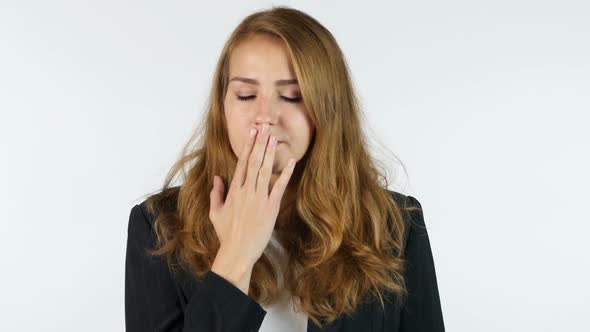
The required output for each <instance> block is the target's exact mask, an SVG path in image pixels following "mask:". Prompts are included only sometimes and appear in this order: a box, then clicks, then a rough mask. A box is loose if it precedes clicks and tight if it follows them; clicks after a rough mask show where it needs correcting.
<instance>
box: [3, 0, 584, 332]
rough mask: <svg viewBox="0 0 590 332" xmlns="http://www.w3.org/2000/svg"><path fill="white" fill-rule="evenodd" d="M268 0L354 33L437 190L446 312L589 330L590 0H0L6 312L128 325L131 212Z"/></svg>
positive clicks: (489, 323)
mask: <svg viewBox="0 0 590 332" xmlns="http://www.w3.org/2000/svg"><path fill="white" fill-rule="evenodd" d="M271 4H288V5H292V6H293V7H295V8H297V9H301V10H303V11H305V12H307V13H309V14H310V15H312V16H313V17H315V18H316V19H318V20H319V21H320V22H321V23H322V24H324V25H325V26H326V27H327V28H328V29H330V30H331V31H332V33H333V34H334V36H335V37H336V38H337V40H338V42H339V43H340V46H341V47H342V49H343V50H344V52H345V55H346V58H347V61H348V63H349V65H350V68H351V74H352V76H353V79H354V82H355V86H356V87H357V89H358V93H359V95H360V97H361V100H362V103H363V109H364V112H365V116H366V118H367V120H368V123H367V125H368V126H369V127H370V130H371V133H370V134H369V135H370V136H371V137H374V138H375V139H376V140H375V142H379V144H383V145H384V146H385V147H386V148H388V149H389V150H390V151H392V152H393V153H394V154H395V155H396V156H398V157H399V158H400V159H401V160H402V162H403V163H404V165H405V166H406V169H407V171H408V173H407V176H405V175H404V176H403V177H400V178H399V179H400V180H399V181H398V184H397V185H396V186H397V187H395V188H393V189H396V190H398V191H402V192H404V193H406V194H411V195H413V196H415V197H416V198H417V199H418V200H419V201H420V202H421V203H422V206H423V209H424V212H425V219H426V223H427V226H428V228H429V234H430V239H431V244H432V247H433V252H434V257H435V262H436V268H437V275H438V281H439V288H440V294H441V301H442V306H443V312H444V318H445V323H446V327H447V330H448V331H461V332H462V331H465V332H468V331H560V332H561V331H588V325H589V324H588V323H589V319H588V317H589V315H590V304H588V299H590V287H589V286H588V281H589V280H590V259H589V258H588V253H589V252H590V250H589V248H588V245H587V243H588V236H589V235H588V233H589V231H590V227H589V226H588V223H589V222H590V218H589V215H590V214H589V212H588V206H589V204H588V198H589V197H590V195H589V192H588V188H589V185H590V180H589V178H590V177H589V176H588V173H587V172H588V170H590V153H589V150H590V149H589V142H590V131H589V130H588V127H589V125H590V100H589V99H590V97H589V95H590V65H589V62H590V60H589V59H590V4H589V3H588V2H587V1H564V0H561V1H532V0H530V1H523V0H518V1H517V0H510V1H506V0H502V1H498V0H495V1H441V2H438V1H395V2H394V1H383V2H374V3H373V2H368V1H362V2H360V1H355V2H352V1H351V2H347V3H345V2H343V1H321V2H320V1H297V2H295V1H293V2H282V3H281V2H269V1H249V2H245V1H233V2H228V1H215V2H213V1H207V2H197V1H94V2H88V1H70V2H66V1H37V2H32V1H0V47H1V49H0V114H1V115H0V135H1V136H0V144H1V146H0V147H1V150H0V151H1V152H2V159H1V164H0V165H1V166H0V167H1V172H0V176H1V184H2V190H1V194H0V195H1V196H0V202H2V203H1V204H2V206H1V208H2V218H1V220H2V221H1V223H2V227H1V234H2V240H1V241H0V252H1V253H2V268H1V271H2V272H1V273H0V294H1V295H0V311H1V312H2V315H1V316H2V318H1V319H0V330H2V331H81V327H86V331H123V330H124V263H125V261H124V260H125V257H124V254H125V245H126V236H127V234H126V230H127V222H128V216H129V211H130V209H131V207H132V206H133V205H134V204H136V203H139V202H140V199H139V198H140V197H141V196H142V195H144V194H146V193H148V192H150V191H153V190H157V189H158V187H159V186H160V185H161V184H162V181H163V179H164V176H165V174H166V172H167V171H168V169H169V167H170V166H171V165H172V163H173V161H174V160H175V159H176V158H177V157H178V154H179V152H180V149H181V147H182V144H183V143H184V142H185V141H186V139H188V136H189V134H190V132H191V131H192V130H193V128H194V127H195V125H196V121H197V120H198V118H199V117H200V114H201V113H202V112H203V109H204V105H205V102H206V100H205V98H206V96H207V94H208V91H209V88H210V82H211V78H212V73H213V67H214V65H215V62H216V61H217V56H218V55H219V53H220V51H221V47H222V45H223V43H224V42H225V40H226V38H227V37H228V36H229V34H230V32H231V31H232V29H233V28H234V27H235V26H236V25H237V24H238V22H239V21H240V20H241V19H242V18H243V17H245V16H246V15H247V14H249V13H251V12H252V11H254V10H257V9H262V8H269V7H270V5H271ZM375 144H377V143H375ZM372 146H373V145H372Z"/></svg>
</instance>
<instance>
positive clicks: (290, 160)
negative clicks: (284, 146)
mask: <svg viewBox="0 0 590 332" xmlns="http://www.w3.org/2000/svg"><path fill="white" fill-rule="evenodd" d="M288 165H289V167H293V165H295V159H293V158H291V159H289V164H288Z"/></svg>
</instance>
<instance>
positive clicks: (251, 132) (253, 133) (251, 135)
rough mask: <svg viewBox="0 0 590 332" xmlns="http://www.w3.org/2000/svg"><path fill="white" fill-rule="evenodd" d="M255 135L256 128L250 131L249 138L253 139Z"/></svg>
mask: <svg viewBox="0 0 590 332" xmlns="http://www.w3.org/2000/svg"><path fill="white" fill-rule="evenodd" d="M254 135H256V128H252V129H250V138H253V137H254Z"/></svg>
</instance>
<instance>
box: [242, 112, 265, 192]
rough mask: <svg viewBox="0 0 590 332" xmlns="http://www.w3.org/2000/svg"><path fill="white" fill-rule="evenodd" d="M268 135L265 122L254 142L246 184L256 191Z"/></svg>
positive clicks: (249, 188) (248, 187)
mask: <svg viewBox="0 0 590 332" xmlns="http://www.w3.org/2000/svg"><path fill="white" fill-rule="evenodd" d="M268 136H269V130H268V124H266V123H265V124H263V125H262V132H261V133H260V135H258V136H257V137H256V143H254V148H253V149H252V153H251V154H250V157H249V158H248V166H247V167H248V169H247V174H246V181H245V183H244V186H246V187H247V189H248V190H250V191H252V192H255V191H256V180H257V179H258V172H259V171H260V165H262V161H263V158H264V151H265V150H266V145H267V143H268Z"/></svg>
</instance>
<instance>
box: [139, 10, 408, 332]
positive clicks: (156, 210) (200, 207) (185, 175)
mask: <svg viewBox="0 0 590 332" xmlns="http://www.w3.org/2000/svg"><path fill="white" fill-rule="evenodd" d="M253 34H270V35H272V36H276V37H279V38H280V39H281V40H282V41H284V43H285V44H286V46H287V48H288V51H289V53H290V57H291V61H292V63H293V67H294V71H295V74H296V77H297V80H298V81H299V86H300V89H301V93H302V97H303V102H304V103H305V105H306V108H307V110H308V112H309V116H310V118H311V120H312V122H313V124H314V126H315V133H314V137H313V138H312V141H311V143H310V146H309V149H308V151H307V153H306V154H305V156H304V158H303V160H301V161H299V162H298V163H297V167H296V169H295V171H294V173H293V175H292V177H291V179H290V182H293V183H294V184H295V194H294V197H295V199H294V203H293V204H290V205H289V207H285V208H284V209H283V210H282V211H281V212H280V214H279V215H280V217H281V219H285V220H289V223H285V226H283V229H281V232H279V233H277V234H280V239H281V242H282V244H283V245H284V247H285V249H286V252H287V253H288V256H289V257H288V264H287V265H286V270H285V271H284V272H283V276H284V279H283V281H284V287H285V288H286V289H288V291H290V293H291V294H292V295H293V298H294V299H295V298H296V299H298V301H299V304H298V305H299V306H300V309H302V310H303V311H304V312H305V313H306V314H307V315H308V317H309V318H310V319H311V320H313V321H314V323H316V324H317V325H319V326H321V325H322V321H323V322H328V323H329V322H332V321H333V320H335V319H336V318H337V317H339V316H341V315H343V314H347V315H350V314H352V313H353V312H354V310H355V308H356V307H357V305H358V304H360V303H361V302H365V301H367V300H369V299H370V298H371V297H370V296H373V297H372V298H373V299H374V298H378V299H379V301H380V303H381V306H382V307H383V306H384V303H383V297H384V295H385V293H391V296H392V298H395V299H396V303H397V304H401V303H402V302H403V301H404V300H405V299H406V298H407V291H406V288H405V282H404V273H405V269H406V266H405V259H404V254H403V240H404V239H403V237H404V228H405V227H407V226H406V224H405V223H404V219H403V218H404V217H403V211H404V207H403V206H401V204H397V203H396V201H395V199H393V197H392V195H391V193H390V192H388V190H387V189H386V188H387V186H388V180H387V177H386V176H384V171H383V167H380V163H379V162H378V161H377V160H375V159H376V158H372V157H371V155H370V153H369V151H368V149H367V140H366V137H365V136H364V134H363V131H362V123H361V120H362V119H361V117H362V114H361V111H360V103H359V101H358V98H357V96H356V94H355V91H354V89H353V84H352V80H351V77H350V75H349V71H348V66H347V64H346V61H345V58H344V55H343V53H342V51H341V49H340V48H339V46H338V44H337V42H336V40H335V38H334V37H333V35H332V34H331V33H330V32H329V31H328V30H327V29H326V28H325V27H324V26H322V25H321V24H320V23H319V22H318V21H316V20H315V19H314V18H312V17H311V16H309V15H308V14H306V13H304V12H302V11H299V10H296V9H292V8H289V7H286V6H274V7H272V8H271V9H266V10H261V11H258V12H255V13H252V14H251V15H249V16H247V17H246V18H245V19H244V20H243V21H242V22H241V23H240V24H239V25H238V26H237V27H236V28H235V30H234V31H233V32H232V34H231V36H230V37H229V39H228V40H227V42H226V44H225V45H224V47H223V50H222V52H221V54H220V57H219V60H218V62H217V65H216V69H215V72H214V75H213V82H212V89H211V92H210V96H209V99H208V102H207V105H206V112H204V118H203V119H202V120H201V122H200V125H199V126H198V128H196V129H195V131H194V133H192V135H191V136H190V139H189V141H188V142H187V143H186V145H185V146H184V147H183V149H182V152H181V155H180V158H179V159H178V160H177V161H176V162H175V163H174V165H173V166H172V168H171V169H170V171H169V172H168V174H167V176H166V179H165V181H164V185H163V187H162V188H161V190H159V191H158V192H157V193H152V194H151V196H150V197H148V198H147V200H146V201H147V207H148V210H149V211H150V212H151V213H152V214H153V215H154V216H155V221H154V231H155V233H156V235H157V243H156V246H155V247H154V248H152V249H151V250H149V253H150V254H152V255H154V256H162V257H164V258H165V259H166V262H167V264H168V267H169V269H170V270H171V271H174V269H175V266H176V265H180V266H181V267H182V268H184V269H185V270H187V271H189V272H190V274H191V275H192V276H194V277H195V278H203V277H204V276H205V274H206V273H207V271H209V270H210V268H211V265H212V263H213V260H214V258H215V255H216V253H217V251H218V249H219V241H218V238H217V235H216V233H215V230H214V228H213V225H212V224H211V222H210V220H209V218H208V215H209V204H210V196H209V194H210V191H211V190H212V188H213V176H214V175H219V176H221V177H222V179H223V181H224V184H225V188H229V184H230V183H231V181H232V177H233V173H234V169H235V167H236V164H237V157H236V155H235V154H234V153H233V152H232V149H231V145H230V142H229V138H228V137H229V136H228V131H227V124H226V122H225V117H224V114H223V100H224V98H225V93H226V90H227V85H228V71H229V58H230V54H231V52H232V50H233V49H234V48H235V47H236V45H238V44H239V43H240V42H241V41H244V40H245V39H246V38H248V37H249V36H252V35H253ZM381 166H382V165H381ZM177 177H179V178H180V179H181V181H182V184H181V185H178V186H172V182H173V180H174V179H175V178H177ZM226 195H227V190H226ZM276 269H277V267H276V266H275V265H273V262H272V260H271V259H270V258H269V257H268V256H267V254H266V252H265V253H264V254H263V255H262V256H261V257H260V259H259V260H258V261H257V262H256V264H255V265H254V267H253V271H252V277H251V281H250V292H249V294H248V295H249V296H251V297H252V298H253V299H254V300H256V301H257V302H259V303H260V304H271V303H274V302H275V301H277V300H278V299H279V297H280V293H281V291H282V289H281V288H280V287H279V280H278V273H277V270H276ZM386 298H389V297H386Z"/></svg>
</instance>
